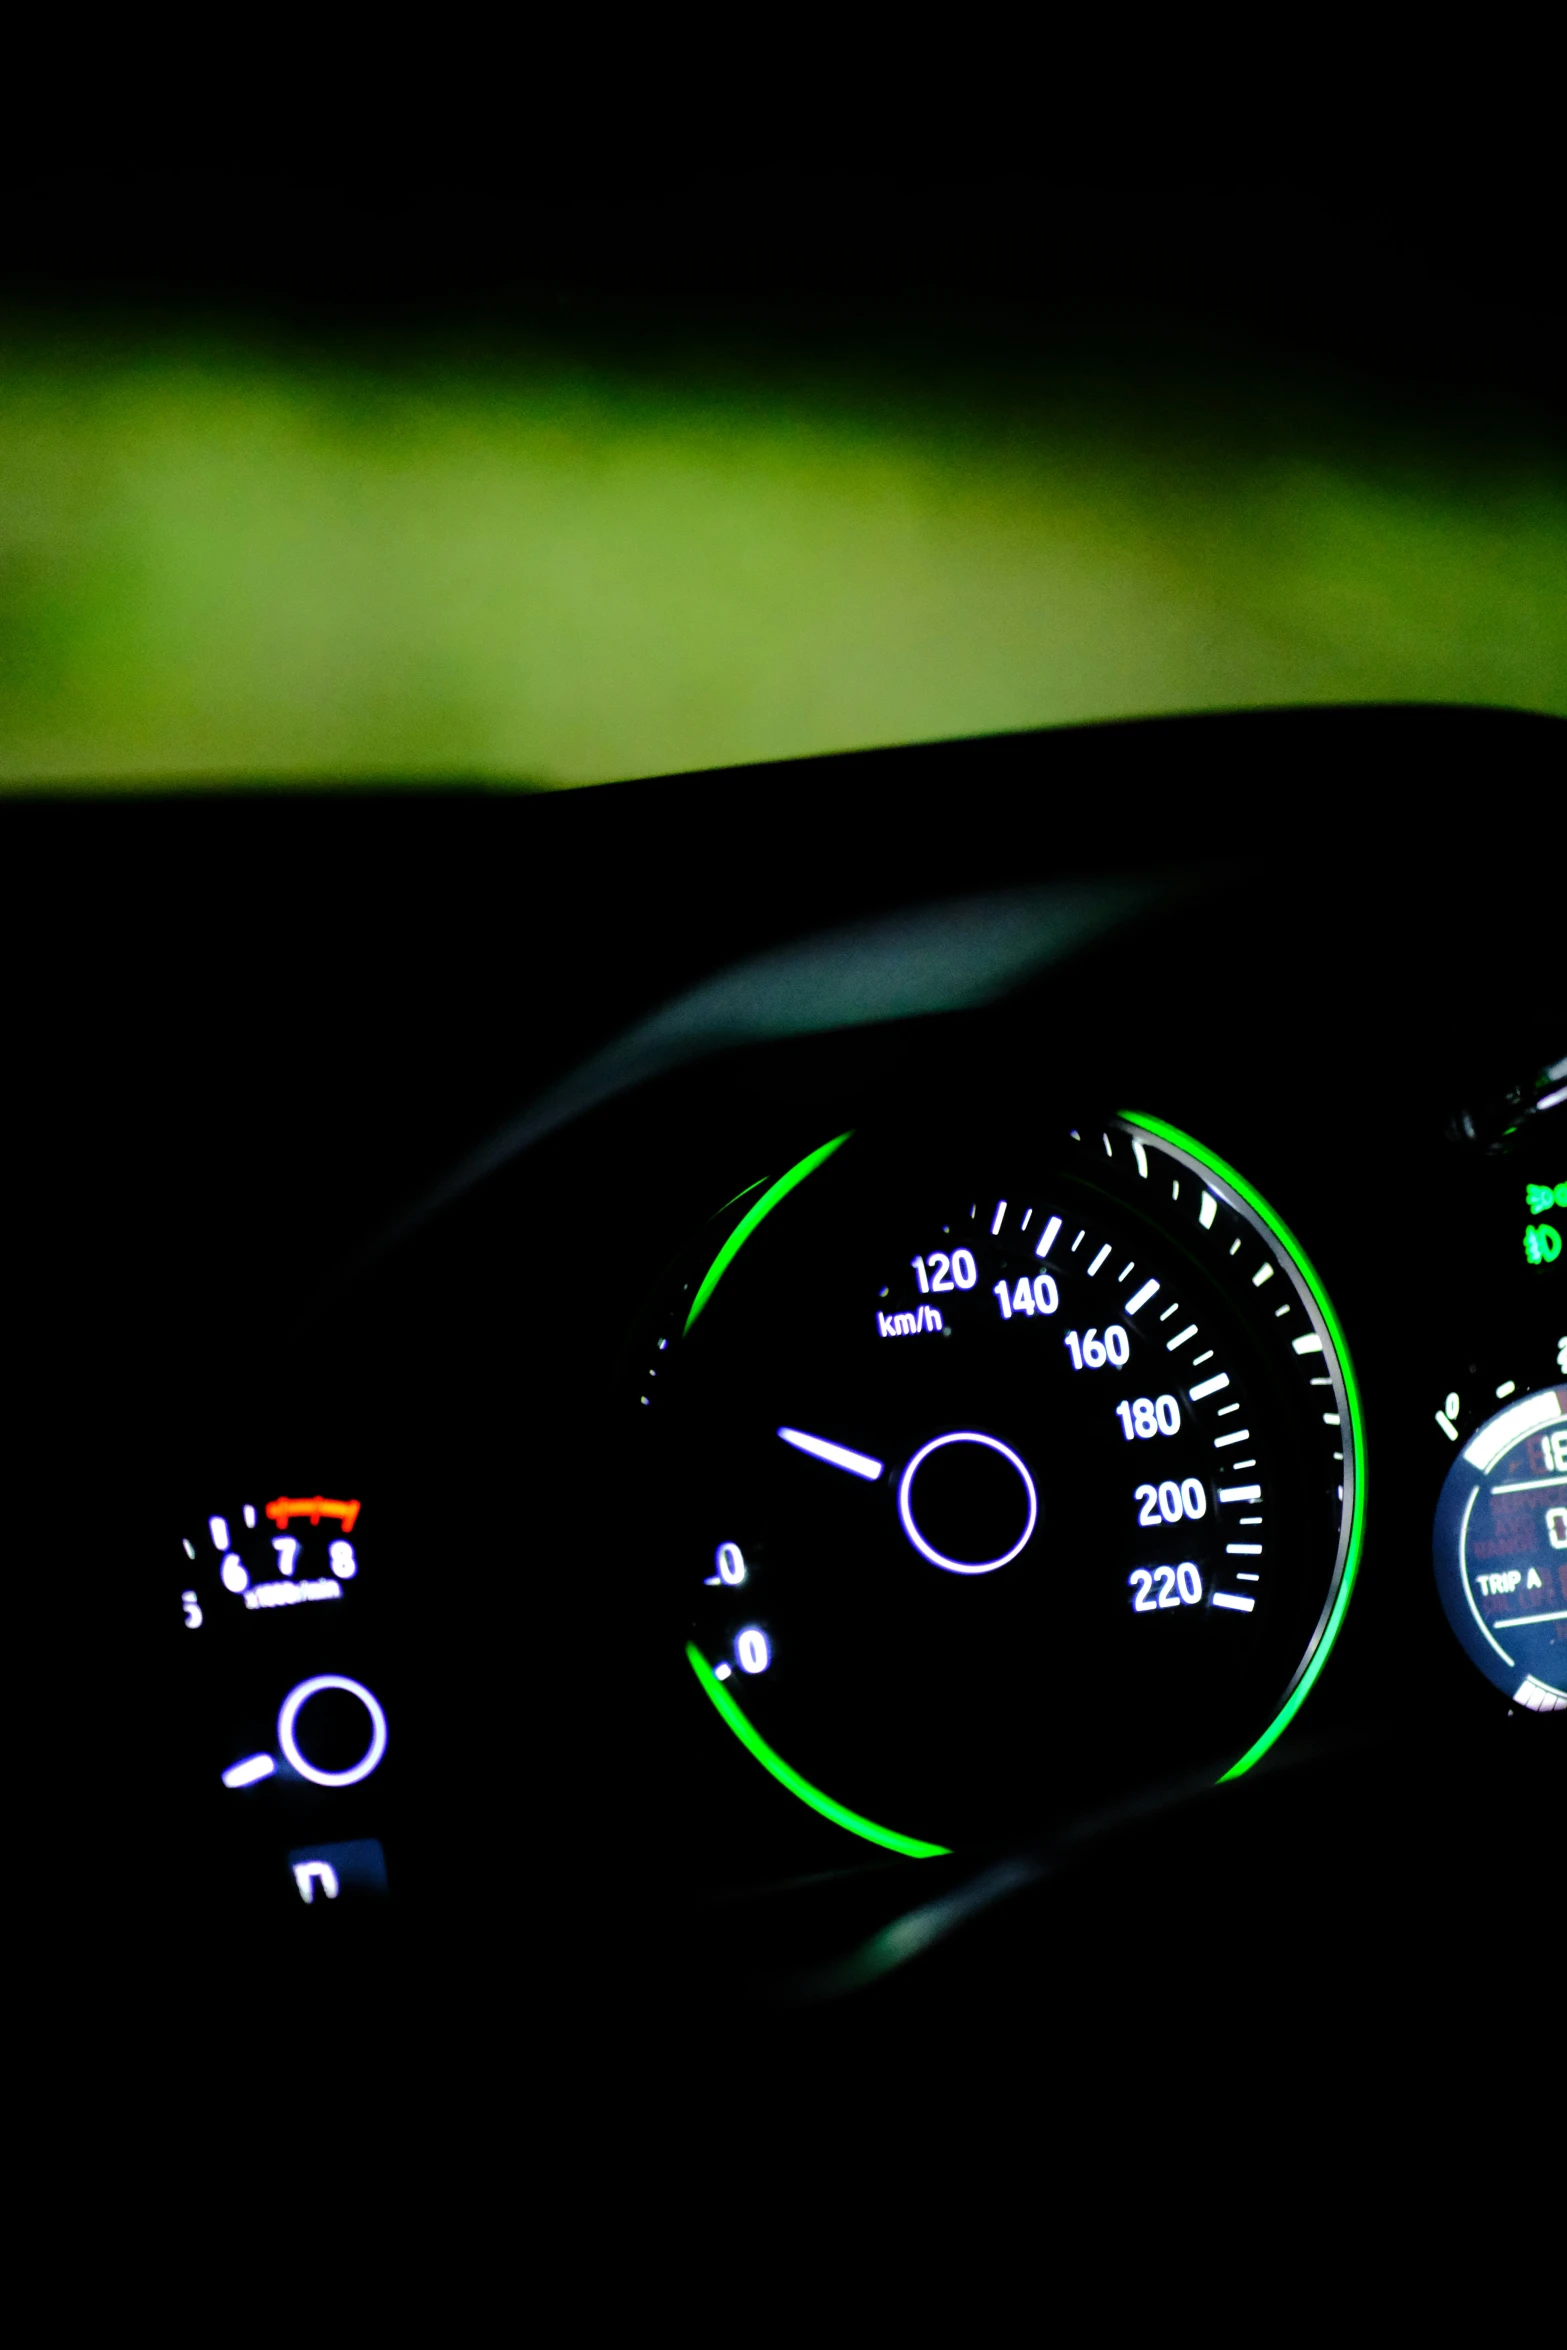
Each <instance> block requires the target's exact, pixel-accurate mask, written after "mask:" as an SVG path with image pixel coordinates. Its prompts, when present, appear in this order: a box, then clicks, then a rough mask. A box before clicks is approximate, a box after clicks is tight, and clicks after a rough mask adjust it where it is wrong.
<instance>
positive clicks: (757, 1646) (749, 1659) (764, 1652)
mask: <svg viewBox="0 0 1567 2350" xmlns="http://www.w3.org/2000/svg"><path fill="white" fill-rule="evenodd" d="M772 1661H773V1652H772V1650H771V1649H770V1648H769V1647H768V1645H767V1634H766V1633H765V1632H764V1631H762V1629H761V1627H760V1626H759V1625H756V1624H747V1626H746V1628H745V1630H744V1631H743V1632H742V1633H741V1634H740V1636H739V1638H738V1639H737V1640H736V1642H735V1663H736V1664H737V1665H738V1666H739V1667H740V1670H741V1672H742V1673H765V1672H766V1670H767V1668H768V1666H769V1665H770V1664H771V1663H772Z"/></svg>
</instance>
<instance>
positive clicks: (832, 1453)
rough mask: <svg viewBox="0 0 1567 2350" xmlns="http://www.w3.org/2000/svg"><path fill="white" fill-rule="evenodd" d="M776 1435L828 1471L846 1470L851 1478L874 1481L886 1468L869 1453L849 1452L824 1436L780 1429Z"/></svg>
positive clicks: (841, 1445)
mask: <svg viewBox="0 0 1567 2350" xmlns="http://www.w3.org/2000/svg"><path fill="white" fill-rule="evenodd" d="M778 1433H779V1435H780V1436H781V1437H782V1438H783V1440H784V1442H785V1444H792V1445H793V1446H794V1448H795V1450H796V1452H808V1453H810V1454H811V1455H812V1456H813V1458H814V1459H816V1460H819V1461H825V1462H826V1463H827V1466H828V1467H829V1468H830V1469H847V1470H848V1472H849V1474H850V1476H851V1477H868V1478H872V1479H874V1478H877V1477H879V1476H880V1475H881V1473H882V1470H883V1469H884V1467H885V1466H886V1464H885V1462H883V1461H873V1460H872V1459H871V1457H870V1454H869V1453H865V1452H851V1451H850V1450H849V1448H848V1446H847V1445H846V1444H829V1443H828V1441H827V1439H826V1437H825V1436H807V1435H806V1433H805V1430H804V1429H803V1428H780V1429H779V1431H778Z"/></svg>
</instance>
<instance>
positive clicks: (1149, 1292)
mask: <svg viewBox="0 0 1567 2350" xmlns="http://www.w3.org/2000/svg"><path fill="white" fill-rule="evenodd" d="M1158 1294H1159V1284H1158V1282H1157V1281H1145V1282H1144V1283H1143V1285H1142V1288H1141V1289H1140V1290H1139V1291H1138V1292H1137V1295H1136V1296H1135V1297H1129V1298H1128V1299H1127V1301H1126V1311H1127V1312H1128V1313H1129V1314H1140V1313H1141V1312H1142V1310H1143V1308H1144V1306H1145V1305H1146V1304H1147V1303H1148V1300H1149V1299H1150V1298H1151V1297H1157V1296H1158Z"/></svg>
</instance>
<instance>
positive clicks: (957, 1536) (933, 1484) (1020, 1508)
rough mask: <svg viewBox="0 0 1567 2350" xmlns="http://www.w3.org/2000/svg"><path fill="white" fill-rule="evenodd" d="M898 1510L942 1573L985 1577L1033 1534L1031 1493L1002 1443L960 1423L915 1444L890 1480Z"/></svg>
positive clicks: (1023, 1471) (1035, 1513) (1035, 1518)
mask: <svg viewBox="0 0 1567 2350" xmlns="http://www.w3.org/2000/svg"><path fill="white" fill-rule="evenodd" d="M916 1503H917V1505H918V1511H919V1514H918V1517H916V1515H915V1508H916ZM898 1516H899V1518H900V1519H901V1520H902V1523H903V1531H904V1533H905V1534H906V1535H907V1536H908V1538H909V1540H910V1541H911V1542H912V1543H913V1545H914V1547H915V1549H916V1550H917V1551H918V1552H919V1554H920V1556H921V1558H927V1559H929V1561H930V1563H931V1565H932V1566H933V1567H944V1568H945V1569H946V1571H947V1573H948V1574H949V1575H991V1574H994V1573H995V1570H996V1569H997V1567H1004V1566H1007V1565H1008V1564H1009V1563H1010V1562H1011V1561H1012V1560H1013V1559H1015V1558H1016V1557H1017V1554H1018V1552H1019V1551H1020V1550H1021V1549H1022V1548H1023V1545H1024V1543H1025V1542H1027V1540H1028V1538H1029V1536H1030V1535H1031V1534H1032V1533H1033V1531H1034V1528H1035V1526H1036V1525H1037V1524H1038V1522H1039V1495H1038V1494H1037V1493H1036V1492H1035V1490H1034V1480H1033V1478H1032V1477H1031V1476H1030V1475H1029V1473H1028V1470H1027V1468H1026V1467H1025V1466H1024V1464H1023V1462H1022V1461H1021V1460H1020V1459H1019V1458H1018V1456H1017V1454H1016V1453H1015V1452H1014V1451H1013V1450H1012V1447H1011V1446H1010V1445H1009V1444H1003V1443H1002V1442H1001V1441H1000V1439H999V1438H998V1437H995V1436H981V1435H979V1434H978V1433H977V1431H976V1430H974V1429H972V1428H962V1429H956V1430H954V1432H953V1433H952V1435H950V1436H933V1437H932V1438H931V1440H930V1442H929V1444H922V1445H921V1447H920V1449H919V1451H918V1452H917V1453H916V1454H915V1455H914V1458H913V1459H912V1460H911V1461H910V1463H909V1465H908V1467H907V1468H906V1469H905V1470H904V1472H903V1475H902V1477H901V1479H900V1480H899V1483H898Z"/></svg>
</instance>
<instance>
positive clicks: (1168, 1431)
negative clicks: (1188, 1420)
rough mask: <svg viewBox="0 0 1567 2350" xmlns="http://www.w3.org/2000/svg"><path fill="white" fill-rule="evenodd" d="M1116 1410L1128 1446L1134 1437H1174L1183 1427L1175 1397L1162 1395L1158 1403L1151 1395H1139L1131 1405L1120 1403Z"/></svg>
mask: <svg viewBox="0 0 1567 2350" xmlns="http://www.w3.org/2000/svg"><path fill="white" fill-rule="evenodd" d="M1115 1409H1116V1417H1117V1418H1118V1419H1119V1421H1120V1423H1121V1433H1122V1435H1123V1436H1124V1437H1125V1438H1126V1441H1127V1443H1128V1444H1130V1443H1131V1442H1132V1440H1133V1438H1134V1437H1141V1438H1144V1439H1146V1438H1147V1437H1150V1436H1174V1435H1175V1434H1176V1432H1177V1430H1178V1429H1179V1427H1180V1425H1181V1407H1180V1405H1179V1404H1178V1403H1177V1402H1176V1400H1175V1398H1174V1396H1173V1395H1161V1396H1160V1397H1159V1398H1158V1400H1157V1401H1155V1399H1154V1398H1153V1397H1152V1396H1151V1395H1139V1396H1135V1397H1134V1398H1133V1399H1132V1401H1131V1402H1130V1403H1126V1402H1122V1403H1118V1404H1117V1405H1116V1407H1115Z"/></svg>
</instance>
